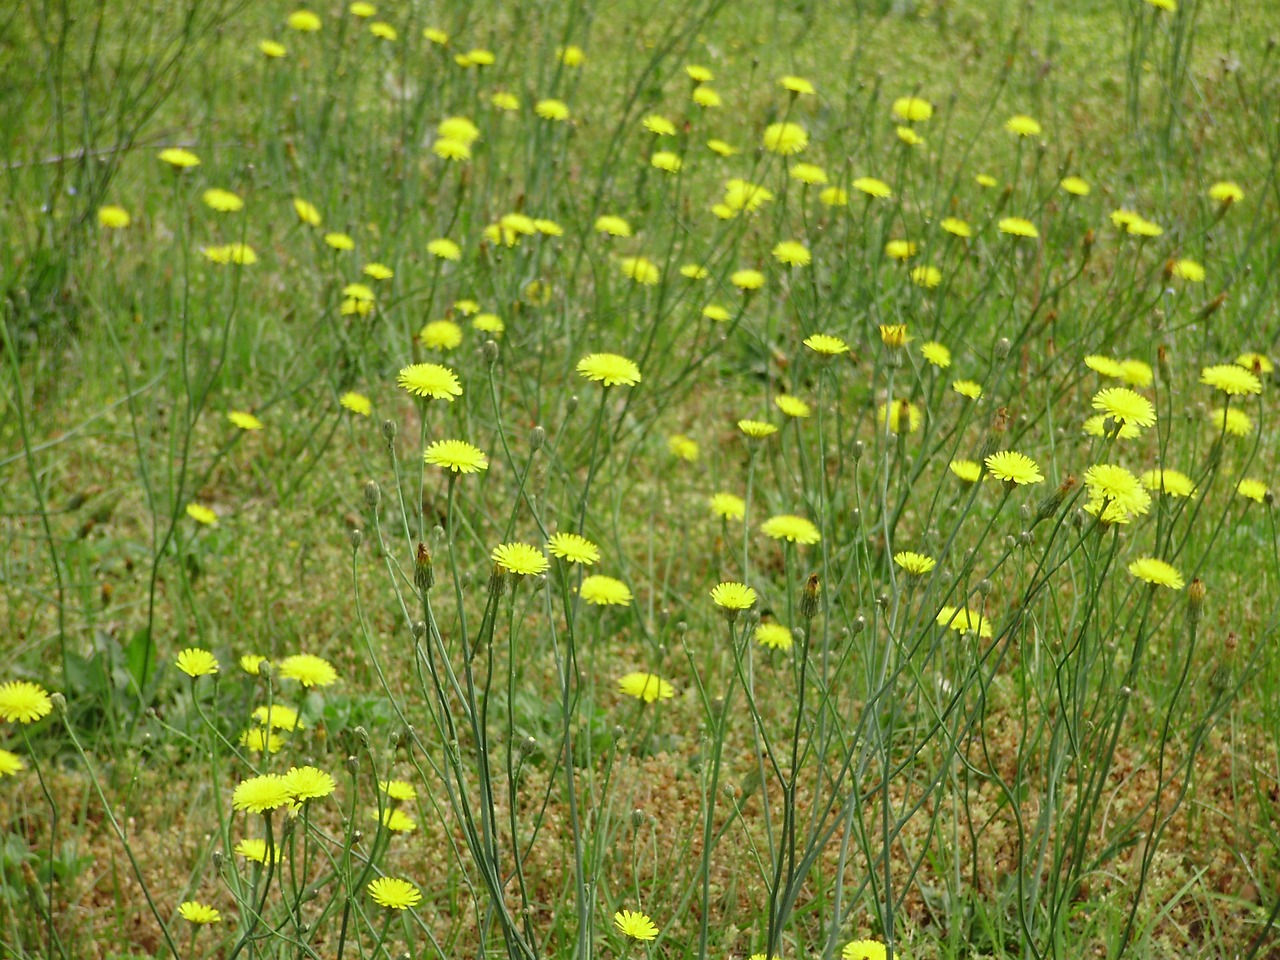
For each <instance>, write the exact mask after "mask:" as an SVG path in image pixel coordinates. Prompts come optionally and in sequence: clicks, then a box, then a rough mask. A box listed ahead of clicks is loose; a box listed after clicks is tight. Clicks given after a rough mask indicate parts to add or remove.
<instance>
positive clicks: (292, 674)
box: [276, 653, 338, 687]
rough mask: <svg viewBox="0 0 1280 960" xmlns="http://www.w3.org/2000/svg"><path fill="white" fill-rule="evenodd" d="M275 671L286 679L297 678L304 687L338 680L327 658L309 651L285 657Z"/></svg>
mask: <svg viewBox="0 0 1280 960" xmlns="http://www.w3.org/2000/svg"><path fill="white" fill-rule="evenodd" d="M276 673H277V674H278V675H279V676H281V677H283V678H284V679H286V680H297V681H298V683H300V684H302V685H303V686H304V687H327V686H329V685H330V684H332V683H336V682H337V680H338V672H337V671H336V670H334V669H333V665H332V664H331V663H329V661H328V660H325V659H324V658H322V657H317V656H315V655H313V654H310V653H295V654H294V655H293V656H291V657H285V658H284V659H283V660H281V661H280V663H279V665H278V666H277V667H276Z"/></svg>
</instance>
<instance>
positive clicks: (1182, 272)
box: [1169, 259, 1204, 283]
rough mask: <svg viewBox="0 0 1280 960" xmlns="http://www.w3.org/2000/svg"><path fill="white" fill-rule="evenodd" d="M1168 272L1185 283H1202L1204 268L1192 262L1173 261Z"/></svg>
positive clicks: (1185, 260) (1183, 260)
mask: <svg viewBox="0 0 1280 960" xmlns="http://www.w3.org/2000/svg"><path fill="white" fill-rule="evenodd" d="M1169 272H1170V273H1171V274H1173V276H1175V277H1177V278H1178V279H1179V280H1185V281H1187V283H1204V267H1202V266H1201V265H1200V264H1199V263H1197V262H1196V261H1194V260H1187V259H1182V260H1175V261H1174V262H1173V265H1172V266H1171V267H1170V268H1169Z"/></svg>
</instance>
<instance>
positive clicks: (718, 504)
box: [711, 493, 747, 520]
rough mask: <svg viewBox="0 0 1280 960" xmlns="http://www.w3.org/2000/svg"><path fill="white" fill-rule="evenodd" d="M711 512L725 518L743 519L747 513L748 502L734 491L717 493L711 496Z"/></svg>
mask: <svg viewBox="0 0 1280 960" xmlns="http://www.w3.org/2000/svg"><path fill="white" fill-rule="evenodd" d="M711 512H712V513H714V514H715V515H716V516H717V517H720V518H722V519H724V520H741V519H743V518H744V517H745V516H746V515H747V504H746V501H744V500H743V499H742V498H741V497H738V496H734V495H733V494H732V493H717V494H713V495H712V497H711Z"/></svg>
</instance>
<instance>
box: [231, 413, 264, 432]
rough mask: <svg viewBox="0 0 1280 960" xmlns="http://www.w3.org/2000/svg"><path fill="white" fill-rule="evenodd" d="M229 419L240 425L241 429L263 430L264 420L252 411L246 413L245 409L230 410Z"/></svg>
mask: <svg viewBox="0 0 1280 960" xmlns="http://www.w3.org/2000/svg"><path fill="white" fill-rule="evenodd" d="M227 419H228V420H230V421H231V422H232V423H233V424H235V425H236V426H237V427H239V428H240V429H241V430H261V429H262V421H261V420H259V419H258V418H257V417H255V416H254V415H253V414H252V413H246V412H245V411H243V410H230V411H228V412H227Z"/></svg>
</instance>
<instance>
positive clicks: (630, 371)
mask: <svg viewBox="0 0 1280 960" xmlns="http://www.w3.org/2000/svg"><path fill="white" fill-rule="evenodd" d="M577 370H578V373H579V374H580V375H581V376H583V377H585V378H586V379H588V380H594V381H595V382H596V383H602V384H604V385H605V386H606V387H616V386H619V385H621V386H624V387H634V386H635V385H636V384H637V383H639V382H640V379H641V377H640V368H639V367H637V366H636V364H635V361H633V360H628V359H627V358H626V357H623V356H619V355H618V354H616V353H589V354H587V355H586V356H585V357H583V358H582V359H581V360H579V361H578V366H577Z"/></svg>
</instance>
